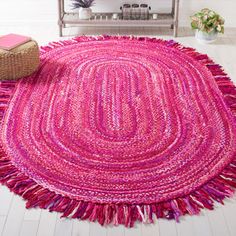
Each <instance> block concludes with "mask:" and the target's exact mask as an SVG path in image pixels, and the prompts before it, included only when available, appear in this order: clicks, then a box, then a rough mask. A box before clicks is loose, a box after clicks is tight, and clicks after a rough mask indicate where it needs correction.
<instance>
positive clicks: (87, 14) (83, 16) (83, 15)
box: [79, 7, 92, 20]
mask: <svg viewBox="0 0 236 236" xmlns="http://www.w3.org/2000/svg"><path fill="white" fill-rule="evenodd" d="M91 17H92V9H91V8H82V7H81V8H79V19H80V20H89V19H90V18H91Z"/></svg>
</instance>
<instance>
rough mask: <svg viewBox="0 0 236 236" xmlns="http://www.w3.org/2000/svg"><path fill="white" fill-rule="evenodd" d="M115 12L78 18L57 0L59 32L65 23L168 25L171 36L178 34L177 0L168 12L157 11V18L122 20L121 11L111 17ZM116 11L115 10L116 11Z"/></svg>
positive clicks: (89, 24) (82, 24)
mask: <svg viewBox="0 0 236 236" xmlns="http://www.w3.org/2000/svg"><path fill="white" fill-rule="evenodd" d="M113 13H115V12H102V13H101V12H100V13H98V12H95V13H93V16H92V17H91V19H89V20H80V19H79V17H78V14H76V13H70V12H66V11H65V6H64V0H58V18H59V19H58V25H59V34H60V36H63V28H65V26H66V25H67V24H69V25H77V26H92V27H96V26H97V27H105V26H112V27H113V26H114V27H116V26H117V27H119V26H125V27H135V26H140V27H158V26H169V27H171V28H172V29H173V36H174V37H177V35H178V18H179V0H172V10H171V12H169V13H158V12H155V13H157V14H158V17H157V19H155V20H154V19H149V20H123V19H121V13H118V16H119V19H116V20H114V19H112V15H113ZM116 13H117V12H116Z"/></svg>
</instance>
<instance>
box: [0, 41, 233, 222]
mask: <svg viewBox="0 0 236 236" xmlns="http://www.w3.org/2000/svg"><path fill="white" fill-rule="evenodd" d="M40 50H41V52H40V53H41V54H40V60H41V62H40V67H39V69H38V70H37V71H36V72H35V73H34V74H33V75H31V76H28V77H24V78H22V79H20V80H17V81H1V82H0V120H1V124H0V127H1V128H0V132H1V137H0V153H1V154H0V182H1V183H2V184H4V185H6V186H7V187H8V188H9V189H10V190H11V191H13V192H14V193H16V194H18V195H20V196H22V198H24V199H25V200H26V207H27V208H31V207H40V208H44V209H49V210H50V211H57V212H61V213H62V217H71V218H78V219H81V220H90V221H98V222H99V223H100V224H101V225H107V224H114V225H119V224H124V225H125V226H126V227H132V226H134V224H135V222H136V221H141V222H145V223H152V222H153V219H154V216H155V217H157V218H166V219H175V220H176V221H179V219H180V217H181V216H183V215H186V214H190V215H195V214H199V212H200V210H201V209H203V208H207V209H210V210H212V209H213V208H214V202H215V201H217V202H220V203H223V200H224V199H225V198H227V197H231V196H232V195H233V193H234V189H235V187H236V158H235V154H236V122H235V121H236V120H235V116H236V89H235V86H234V84H233V83H232V82H231V80H230V78H229V77H228V76H227V74H226V73H225V72H224V70H223V69H222V67H221V66H220V65H218V64H216V63H214V62H213V61H212V60H211V59H210V58H209V57H208V56H207V55H205V54H201V53H198V52H196V51H195V50H194V49H193V48H189V47H184V46H182V45H180V44H179V43H177V42H175V41H173V40H168V41H164V40H161V39H156V38H146V37H132V36H131V37H128V36H121V37H120V36H98V37H86V36H81V37H76V38H74V39H70V40H64V41H59V42H52V43H49V44H48V45H47V46H43V47H41V49H40Z"/></svg>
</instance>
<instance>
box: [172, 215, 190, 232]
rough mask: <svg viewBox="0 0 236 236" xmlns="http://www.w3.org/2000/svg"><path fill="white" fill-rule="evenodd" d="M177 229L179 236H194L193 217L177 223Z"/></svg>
mask: <svg viewBox="0 0 236 236" xmlns="http://www.w3.org/2000/svg"><path fill="white" fill-rule="evenodd" d="M176 229H177V235H178V236H194V230H193V219H192V217H191V216H185V217H181V218H180V222H179V223H176Z"/></svg>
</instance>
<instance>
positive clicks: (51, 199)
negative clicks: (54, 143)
mask: <svg viewBox="0 0 236 236" xmlns="http://www.w3.org/2000/svg"><path fill="white" fill-rule="evenodd" d="M112 39H125V40H127V39H129V40H139V41H148V42H158V43H161V44H163V45H164V46H167V47H172V48H178V49H179V50H180V51H182V52H183V53H185V54H186V55H189V56H190V57H192V58H194V59H196V60H197V61H199V63H202V64H203V65H204V66H206V67H207V68H208V70H209V71H210V72H211V73H212V75H213V76H214V78H215V81H216V83H217V86H218V88H219V90H220V91H221V92H222V94H223V96H224V100H225V103H226V104H227V106H228V108H229V109H230V110H231V111H232V113H233V114H234V116H236V87H235V86H234V84H233V83H232V81H231V80H230V78H229V77H228V76H227V74H226V73H225V72H224V71H223V69H222V67H221V66H220V65H218V64H216V63H214V62H213V61H212V60H211V59H210V58H209V57H208V56H207V55H205V54H200V53H198V52H196V51H195V49H193V48H189V47H184V46H182V45H181V44H179V43H177V42H175V41H173V40H168V41H164V40H162V39H156V38H147V37H135V36H108V35H101V36H96V37H95V36H91V37H87V36H80V37H76V38H74V39H70V40H65V41H59V42H52V43H49V45H47V46H43V47H41V53H42V54H44V53H46V52H48V51H50V50H52V49H54V48H57V47H62V46H65V45H72V44H77V43H78V42H87V41H92V40H112ZM15 85H16V81H1V83H0V120H2V118H3V116H4V113H5V110H6V109H7V106H8V103H9V101H10V99H11V96H12V94H13V91H14V88H15ZM0 182H1V183H2V184H4V185H6V186H7V187H8V188H9V189H10V190H11V191H13V192H14V193H16V194H18V195H20V196H22V197H23V198H24V199H25V200H26V201H27V202H26V207H27V208H32V207H40V208H43V209H48V210H49V211H57V212H60V213H62V216H61V217H71V218H75V219H81V220H90V221H92V222H94V221H98V222H99V223H100V224H101V225H108V224H114V225H119V224H123V225H125V226H126V227H133V226H134V224H135V222H136V221H140V222H143V223H153V217H154V215H155V216H156V218H158V219H159V218H166V219H169V220H170V219H175V220H176V221H177V222H179V220H180V217H181V216H183V215H186V214H190V215H197V214H199V213H200V211H201V209H203V208H206V209H209V210H212V209H213V208H214V202H215V201H217V202H219V203H221V204H224V202H223V200H224V199H225V198H229V197H231V196H232V195H233V193H234V190H235V188H236V159H234V160H232V162H231V163H230V164H229V165H228V166H227V167H226V168H224V170H223V171H222V172H221V173H220V174H219V175H218V176H216V177H214V178H213V179H212V180H210V181H208V182H207V183H206V184H204V185H203V186H201V187H200V188H198V189H196V190H195V191H193V192H191V193H189V194H187V195H185V196H182V197H178V198H175V199H172V200H169V201H165V202H158V203H150V204H125V203H124V204H119V203H105V204H101V203H94V202H85V201H81V200H77V199H71V198H69V197H67V196H62V195H61V194H57V193H55V192H53V191H51V190H49V189H46V188H44V187H43V186H41V185H39V184H38V183H36V182H35V181H34V180H33V179H30V178H29V177H27V176H26V175H24V174H23V173H21V171H20V170H18V169H17V168H16V167H15V166H14V165H13V164H12V163H11V161H10V160H9V159H8V158H7V157H6V155H5V153H4V151H3V149H2V148H1V147H0Z"/></svg>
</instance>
